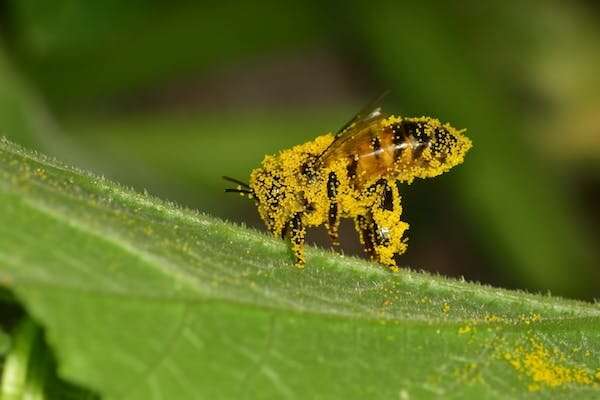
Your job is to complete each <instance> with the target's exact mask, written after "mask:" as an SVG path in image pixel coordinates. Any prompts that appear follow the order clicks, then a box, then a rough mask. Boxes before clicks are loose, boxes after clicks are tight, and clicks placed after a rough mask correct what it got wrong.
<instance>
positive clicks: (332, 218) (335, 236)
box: [327, 172, 340, 247]
mask: <svg viewBox="0 0 600 400" xmlns="http://www.w3.org/2000/svg"><path fill="white" fill-rule="evenodd" d="M339 185H340V182H339V181H338V179H337V176H336V175H335V172H330V173H329V176H328V178H327V197H328V199H329V211H328V213H327V233H328V234H329V239H331V245H332V246H333V247H339V246H340V239H339V238H340V234H339V227H340V216H339V213H338V203H337V201H336V197H337V188H338V186H339Z"/></svg>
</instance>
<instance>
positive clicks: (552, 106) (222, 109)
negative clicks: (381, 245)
mask: <svg viewBox="0 0 600 400" xmlns="http://www.w3.org/2000/svg"><path fill="white" fill-rule="evenodd" d="M598 71H600V7H598V5H597V4H596V3H595V2H591V1H573V2H560V1H545V2H522V3H510V2H508V3H507V2H504V1H496V0H494V1H487V2H479V1H474V0H466V1H462V2H457V3H454V2H435V1H434V2H427V1H425V2H424V1H422V0H419V1H416V0H414V1H390V2H358V1H356V2H352V1H348V2H330V3H324V2H320V1H309V0H307V1H302V2H295V3H291V4H283V3H282V2H278V1H263V2H260V3H258V2H244V3H241V2H227V3H226V4H225V2H185V1H170V2H167V1H149V0H144V1H141V0H131V1H126V2H124V1H117V0H106V1H103V2H85V1H75V0H70V1H69V0H63V1H60V0H57V1H53V2H34V1H17V0H13V1H0V134H1V135H5V136H7V137H9V138H10V139H11V140H13V141H16V142H18V143H20V144H22V145H24V146H27V147H30V148H35V149H38V150H39V151H41V152H44V153H48V154H51V155H53V156H56V157H57V158H60V159H62V160H65V161H68V162H70V163H73V164H75V165H77V166H80V167H82V168H86V169H89V170H91V171H94V172H95V173H97V174H103V175H105V176H108V177H110V178H111V179H114V180H116V181H119V182H122V183H124V184H127V185H129V186H132V187H134V188H135V189H136V190H139V191H142V190H147V191H149V192H150V193H153V194H156V195H158V196H160V197H162V198H165V199H169V200H173V201H175V202H177V203H180V204H183V205H185V206H187V207H190V208H194V209H199V210H201V211H203V212H206V213H209V214H212V215H216V216H219V217H222V218H226V219H228V220H230V221H235V222H239V223H241V222H245V223H246V224H247V225H250V226H256V227H258V228H259V229H263V228H262V226H261V223H260V221H259V220H258V217H257V215H256V211H255V209H254V207H253V204H252V203H250V202H248V201H244V199H241V198H238V197H237V196H231V195H226V194H224V193H223V188H225V187H226V186H227V185H226V183H225V182H223V181H222V180H221V175H230V176H234V177H238V178H240V179H243V180H246V179H247V177H248V175H249V172H250V171H251V169H252V168H254V167H255V166H257V165H258V164H259V163H260V161H261V160H262V157H263V156H264V155H265V154H268V153H273V152H276V151H278V150H280V149H283V148H286V147H289V146H291V145H294V144H298V143H303V142H305V141H307V140H309V139H311V138H313V137H315V136H317V135H319V134H322V133H325V132H327V131H332V130H336V129H337V128H339V127H340V126H341V125H342V124H343V123H344V122H345V121H347V120H348V119H349V118H350V117H352V115H353V114H354V113H355V112H356V111H357V110H358V109H359V108H360V107H361V106H362V105H363V104H364V103H365V102H367V101H368V100H369V99H370V98H372V97H373V96H374V95H376V94H378V93H380V92H382V91H383V90H385V89H390V90H391V91H392V94H391V95H390V96H389V97H388V99H387V103H386V108H385V110H386V111H387V112H390V113H395V114H401V115H407V116H420V115H429V116H434V117H437V118H440V119H442V120H444V121H448V122H451V123H452V124H453V125H454V126H456V127H458V128H466V129H468V133H467V134H468V136H469V137H470V138H471V139H472V140H473V142H474V146H475V147H474V148H473V150H472V151H471V152H470V153H469V154H468V156H467V159H466V162H465V164H463V165H461V166H460V167H458V168H456V169H455V170H452V171H451V172H450V173H448V174H445V175H443V176H441V177H439V178H436V179H432V180H427V181H425V180H422V181H417V182H415V183H414V184H413V185H411V186H406V188H405V192H404V213H405V220H407V221H408V222H409V223H410V224H411V228H410V231H409V237H410V241H409V243H410V245H409V250H408V252H407V254H406V256H405V258H404V260H405V264H406V265H410V266H411V267H412V268H415V269H425V270H429V271H433V272H439V273H441V274H445V275H451V276H464V277H465V279H468V280H478V281H481V282H484V283H490V284H493V285H497V286H504V287H509V288H521V289H528V290H534V291H541V292H551V293H554V294H560V295H566V296H571V297H577V298H582V299H593V298H598V297H600V296H599V295H598V294H599V293H600V269H599V260H600V249H599V246H598V243H599V241H600V237H599V236H600V235H599V231H598V228H597V226H598V224H599V223H600V211H599V210H600V209H599V207H598V201H600V186H599V183H600V74H599V73H598ZM325 236H326V235H325V234H324V231H323V230H319V229H317V230H315V231H314V232H311V236H310V239H311V240H312V241H313V243H317V244H318V245H321V246H327V245H328V243H327V241H326V240H325ZM342 242H343V247H344V251H345V252H346V253H347V254H359V250H358V241H357V239H356V238H355V234H354V232H353V231H352V226H351V224H345V225H344V226H343V229H342ZM308 267H309V268H310V262H309V265H308Z"/></svg>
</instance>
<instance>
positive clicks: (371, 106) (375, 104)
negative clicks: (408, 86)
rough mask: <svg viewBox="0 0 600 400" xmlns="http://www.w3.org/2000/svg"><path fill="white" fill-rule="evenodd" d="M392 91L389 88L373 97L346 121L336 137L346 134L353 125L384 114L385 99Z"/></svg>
mask: <svg viewBox="0 0 600 400" xmlns="http://www.w3.org/2000/svg"><path fill="white" fill-rule="evenodd" d="M389 93H390V91H389V90H386V91H385V92H383V93H381V94H380V95H379V96H377V97H375V98H374V99H372V100H371V101H370V102H369V103H367V105H365V106H364V107H363V108H362V109H361V110H360V111H359V112H357V113H356V115H355V116H354V117H353V118H352V119H351V120H350V121H348V122H346V123H345V124H344V125H343V126H342V127H341V128H340V129H339V130H338V131H337V132H336V134H335V137H336V139H337V138H339V137H342V136H344V133H345V132H347V131H348V130H350V128H352V127H353V126H356V125H358V124H362V123H364V122H368V121H371V120H373V119H377V118H378V117H380V116H381V115H383V114H382V112H381V107H382V103H383V99H384V98H385V97H386V96H387V95H388V94H389Z"/></svg>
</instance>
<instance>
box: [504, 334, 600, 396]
mask: <svg viewBox="0 0 600 400" xmlns="http://www.w3.org/2000/svg"><path fill="white" fill-rule="evenodd" d="M503 358H504V359H505V360H506V361H508V363H509V364H510V365H511V366H512V367H513V368H514V369H515V370H516V371H518V372H520V373H522V374H525V375H526V376H528V377H529V378H530V380H531V382H530V383H529V384H528V386H527V387H528V390H529V391H532V392H536V391H539V390H542V389H544V388H558V387H561V386H564V385H569V384H579V385H597V383H595V382H594V378H596V380H598V379H600V377H599V376H598V375H599V374H600V371H598V372H596V374H595V375H593V374H592V373H591V372H588V371H587V370H586V369H584V368H581V367H578V366H570V365H566V364H563V363H564V362H565V360H566V357H565V356H564V354H563V353H562V352H560V350H558V349H552V351H551V350H549V349H548V348H547V347H545V346H544V345H543V343H542V342H540V341H539V340H537V339H536V338H531V339H530V341H529V345H528V346H527V348H525V347H524V346H517V347H516V348H515V349H513V350H512V351H509V352H505V353H504V355H503Z"/></svg>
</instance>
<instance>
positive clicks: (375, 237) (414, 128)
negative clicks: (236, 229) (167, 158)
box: [224, 96, 472, 271]
mask: <svg viewBox="0 0 600 400" xmlns="http://www.w3.org/2000/svg"><path fill="white" fill-rule="evenodd" d="M381 98H382V96H380V97H379V98H378V99H376V100H375V101H373V102H371V103H369V105H368V106H366V107H365V108H364V109H363V110H361V111H360V112H359V113H357V114H356V116H355V117H354V118H353V119H351V120H350V121H349V122H348V123H346V124H345V125H344V126H343V127H342V128H341V129H340V130H339V131H337V133H335V134H333V133H326V134H324V135H322V136H319V137H317V138H316V139H314V140H312V141H310V142H307V143H304V144H301V145H298V146H294V147H292V148H291V149H287V150H283V151H281V152H280V153H279V154H277V155H268V156H266V157H265V158H264V160H263V161H262V164H261V165H260V167H258V168H256V169H254V170H253V171H252V172H251V174H250V183H249V184H246V183H244V182H242V181H239V180H236V179H233V178H229V177H224V178H225V179H226V180H228V181H230V182H233V183H235V184H237V185H238V186H237V188H235V189H226V192H235V193H240V194H242V195H244V196H248V197H250V198H252V199H254V200H255V202H256V206H257V208H258V212H259V214H260V217H261V218H262V220H263V221H264V223H265V224H266V226H267V229H268V230H269V231H270V232H271V233H272V234H273V235H275V236H278V237H281V238H282V239H285V238H289V239H290V241H291V249H292V251H293V254H294V259H295V264H296V265H297V266H299V267H302V266H303V265H304V262H305V259H304V242H305V236H306V228H307V227H310V226H319V225H325V227H326V228H327V231H328V233H329V237H330V239H331V242H332V245H333V246H334V247H338V246H339V234H338V229H339V225H340V219H341V218H352V219H353V220H354V226H355V229H356V231H357V233H358V236H359V239H360V242H361V244H362V245H363V247H364V251H365V253H366V254H367V256H368V257H369V258H371V259H374V260H376V261H378V262H380V263H381V264H383V265H385V266H387V267H389V268H390V269H391V270H392V271H397V270H398V265H399V261H400V255H401V254H403V253H404V252H405V251H406V249H407V239H406V238H405V237H404V234H405V232H406V230H407V229H408V227H409V225H408V223H406V222H404V221H402V220H401V216H402V205H401V191H402V186H401V184H402V183H407V184H410V183H412V181H413V180H414V179H415V178H431V177H434V176H438V175H440V174H442V173H444V172H446V171H448V170H449V169H451V168H452V167H454V166H456V165H458V164H461V163H462V162H463V159H464V156H465V154H466V152H467V151H468V150H469V149H470V148H471V146H472V144H471V141H470V140H469V139H468V138H467V137H466V136H465V135H464V134H463V132H464V131H459V130H457V129H455V128H453V127H452V126H450V125H449V124H442V123H441V122H440V121H438V120H437V119H434V118H429V117H416V118H406V117H397V116H393V115H386V114H384V113H383V112H382V111H381V106H379V102H380V101H381Z"/></svg>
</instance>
